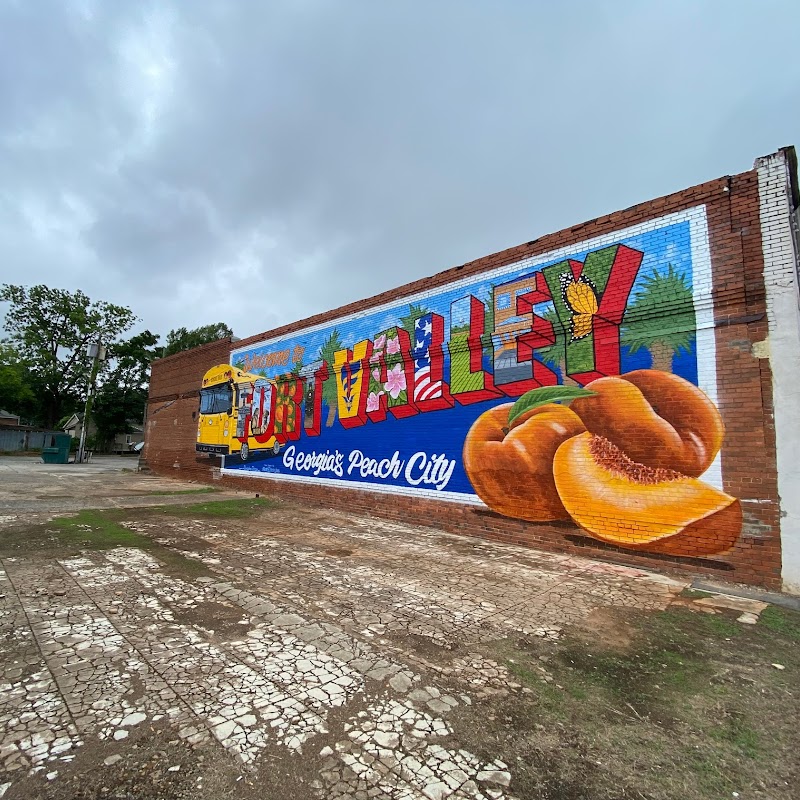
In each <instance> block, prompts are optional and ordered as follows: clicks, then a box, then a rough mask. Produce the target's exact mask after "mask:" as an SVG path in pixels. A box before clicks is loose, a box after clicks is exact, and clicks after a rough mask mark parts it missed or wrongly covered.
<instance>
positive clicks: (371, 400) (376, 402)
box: [367, 392, 383, 411]
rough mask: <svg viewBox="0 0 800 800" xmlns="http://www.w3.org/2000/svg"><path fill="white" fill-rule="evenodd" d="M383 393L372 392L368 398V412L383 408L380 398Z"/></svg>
mask: <svg viewBox="0 0 800 800" xmlns="http://www.w3.org/2000/svg"><path fill="white" fill-rule="evenodd" d="M382 394H383V392H378V393H377V394H375V392H370V393H369V395H368V396H367V411H377V410H378V409H379V408H380V407H381V401H380V397H381V395H382Z"/></svg>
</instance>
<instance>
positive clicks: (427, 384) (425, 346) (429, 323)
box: [413, 313, 442, 402]
mask: <svg viewBox="0 0 800 800" xmlns="http://www.w3.org/2000/svg"><path fill="white" fill-rule="evenodd" d="M432 341H433V314H432V313H428V314H425V316H423V317H420V318H419V319H418V320H417V322H416V324H415V325H414V350H413V355H414V402H418V401H422V400H430V399H433V398H435V397H441V396H442V381H441V380H431V342H432Z"/></svg>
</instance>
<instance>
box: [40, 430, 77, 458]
mask: <svg viewBox="0 0 800 800" xmlns="http://www.w3.org/2000/svg"><path fill="white" fill-rule="evenodd" d="M71 442H72V437H71V436H70V435H69V434H68V433H51V434H49V435H48V436H47V437H45V443H46V446H45V447H43V448H42V461H44V463H45V464H68V463H69V446H70V443H71Z"/></svg>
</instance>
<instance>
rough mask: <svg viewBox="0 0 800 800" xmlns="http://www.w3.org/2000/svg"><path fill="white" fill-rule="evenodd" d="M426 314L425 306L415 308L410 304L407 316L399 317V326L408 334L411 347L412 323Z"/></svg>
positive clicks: (412, 337)
mask: <svg viewBox="0 0 800 800" xmlns="http://www.w3.org/2000/svg"><path fill="white" fill-rule="evenodd" d="M427 313H428V309H427V308H425V306H415V305H413V304H412V305H409V307H408V314H406V315H405V316H404V317H400V326H401V327H402V328H403V330H405V332H406V333H407V334H408V338H409V339H411V345H412V346H413V345H414V322H415V320H417V319H419V318H420V317H424V316H425V315H426V314H427Z"/></svg>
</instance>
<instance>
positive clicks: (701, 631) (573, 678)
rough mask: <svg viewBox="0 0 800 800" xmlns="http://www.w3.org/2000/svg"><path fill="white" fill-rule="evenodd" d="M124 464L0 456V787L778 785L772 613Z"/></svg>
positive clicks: (781, 755) (244, 793)
mask: <svg viewBox="0 0 800 800" xmlns="http://www.w3.org/2000/svg"><path fill="white" fill-rule="evenodd" d="M131 466H132V462H130V461H127V460H124V459H108V460H103V459H97V460H96V461H95V462H94V463H93V464H90V465H78V466H77V467H76V466H74V465H70V466H65V467H50V466H45V465H42V464H40V463H38V462H37V460H36V459H21V458H14V459H3V458H0V567H1V568H2V569H1V570H0V797H4V798H6V799H7V800H14V799H15V798H25V800H28V799H32V798H53V799H54V800H55V799H58V800H67V799H68V798H70V799H71V798H86V799H87V800H88V798H142V800H144V799H145V798H147V799H148V800H156V798H158V799H159V800H162V799H164V800H173V798H174V799H175V800H177V799H178V798H185V799H186V800H189V798H192V799H193V800H194V799H195V798H197V799H198V800H199V798H203V800H208V799H209V798H211V799H212V800H213V799H215V798H233V797H237V798H244V799H245V800H249V799H250V798H252V799H253V800H254V799H255V798H275V800H284V799H285V798H298V799H299V800H302V799H304V798H315V799H318V800H336V799H338V798H355V800H366V799H367V798H393V799H394V800H413V799H416V798H419V800H443V799H444V798H453V800H462V799H463V798H485V799H486V800H489V799H490V798H491V800H501V799H504V800H505V799H508V800H511V799H512V798H518V799H519V800H527V799H528V798H548V799H552V800H556V799H558V800H567V798H570V799H573V798H574V799H576V800H577V798H608V799H609V800H610V799H612V798H619V799H620V800H622V799H623V798H629V799H631V800H633V799H634V798H636V799H637V800H638V799H639V798H653V800H656V798H664V800H667V798H669V799H670V800H672V798H677V797H680V798H687V800H695V799H698V800H699V799H700V798H736V797H739V798H768V799H769V800H782V799H783V798H785V799H786V800H789V798H794V797H796V796H797V786H798V779H800V769H799V767H800V748H799V747H798V744H800V736H799V735H798V732H797V720H798V719H800V701H799V700H798V680H797V675H798V669H800V614H797V613H796V612H793V611H790V610H787V609H785V608H782V607H778V606H772V605H766V604H764V603H758V602H754V601H750V600H743V599H740V598H735V597H732V596H726V595H719V594H714V595H709V594H706V593H702V592H695V591H692V590H691V589H690V588H689V583H688V580H685V579H673V578H670V577H667V576H663V575H656V574H653V573H649V572H646V571H643V570H636V569H631V568H627V567H619V566H614V565H612V564H607V563H600V562H596V561H592V560H588V559H580V558H574V557H566V556H557V555H552V554H544V553H538V552H536V551H532V550H525V549H521V548H515V547H509V546H504V545H496V544H491V543H487V542H483V541H478V540H473V539H468V538H463V537H457V536H451V535H448V534H444V533H442V532H440V531H437V530H435V529H431V528H419V527H412V526H406V525H401V524H396V523H389V522H386V521H384V520H380V519H379V518H377V517H374V518H372V517H357V516H352V515H347V514H343V513H342V512H341V511H334V510H330V509H326V508H323V507H311V506H302V505H300V504H297V503H290V502H286V501H282V500H280V499H277V498H263V497H261V498H255V497H254V496H253V495H252V494H249V495H246V494H236V493H233V492H215V491H213V490H209V489H208V487H203V486H200V485H197V484H182V483H177V482H174V481H167V480H164V479H160V478H155V477H152V476H146V475H141V474H138V473H136V472H133V471H129V470H130V469H131Z"/></svg>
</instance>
